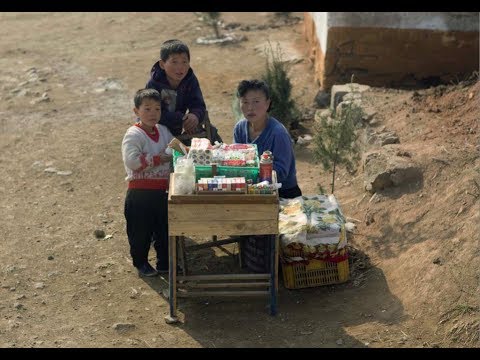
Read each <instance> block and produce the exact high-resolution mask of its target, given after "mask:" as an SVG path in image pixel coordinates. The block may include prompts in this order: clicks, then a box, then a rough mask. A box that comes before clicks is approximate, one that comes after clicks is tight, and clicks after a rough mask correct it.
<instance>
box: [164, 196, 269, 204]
mask: <svg viewBox="0 0 480 360" xmlns="http://www.w3.org/2000/svg"><path fill="white" fill-rule="evenodd" d="M168 202H169V203H173V204H277V203H278V196H277V195H275V194H273V195H272V194H265V195H260V194H244V195H238V194H235V195H224V194H218V195H212V194H208V195H197V194H194V195H174V194H169V199H168Z"/></svg>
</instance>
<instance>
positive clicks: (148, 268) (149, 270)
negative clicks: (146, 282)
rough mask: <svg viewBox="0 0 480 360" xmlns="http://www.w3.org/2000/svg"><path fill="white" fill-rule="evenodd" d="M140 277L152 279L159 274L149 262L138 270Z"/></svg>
mask: <svg viewBox="0 0 480 360" xmlns="http://www.w3.org/2000/svg"><path fill="white" fill-rule="evenodd" d="M138 275H139V276H146V277H152V276H157V275H158V272H157V270H155V269H154V268H153V267H152V265H150V264H149V263H148V262H147V263H145V264H143V265H142V266H140V267H139V268H138Z"/></svg>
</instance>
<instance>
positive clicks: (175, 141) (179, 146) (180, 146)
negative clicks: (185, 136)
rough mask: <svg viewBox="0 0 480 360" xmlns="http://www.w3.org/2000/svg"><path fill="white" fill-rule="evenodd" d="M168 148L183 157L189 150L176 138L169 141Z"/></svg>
mask: <svg viewBox="0 0 480 360" xmlns="http://www.w3.org/2000/svg"><path fill="white" fill-rule="evenodd" d="M168 147H169V148H172V149H174V150H176V151H178V152H180V153H182V154H184V155H187V154H188V152H189V150H190V148H189V147H188V146H185V145H184V144H183V143H182V142H181V141H180V140H178V139H177V138H175V137H174V138H173V139H172V141H170V142H169V143H168Z"/></svg>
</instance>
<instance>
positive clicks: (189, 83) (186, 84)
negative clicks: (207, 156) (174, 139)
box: [145, 62, 206, 136]
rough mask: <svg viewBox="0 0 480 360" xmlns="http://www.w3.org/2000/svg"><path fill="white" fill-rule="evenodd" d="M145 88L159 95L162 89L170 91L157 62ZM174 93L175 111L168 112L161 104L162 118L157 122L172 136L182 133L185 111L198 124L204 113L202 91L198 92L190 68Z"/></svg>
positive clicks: (198, 85) (163, 72) (196, 82)
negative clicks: (175, 96)
mask: <svg viewBox="0 0 480 360" xmlns="http://www.w3.org/2000/svg"><path fill="white" fill-rule="evenodd" d="M145 88H153V89H156V90H158V92H160V93H161V92H162V90H163V89H172V87H171V86H170V84H169V83H168V80H167V75H166V73H165V70H163V69H162V68H161V67H160V65H159V64H158V62H156V63H155V64H154V65H153V66H152V70H151V71H150V80H149V81H148V82H147V85H146V86H145ZM176 91H177V100H176V106H175V111H174V112H171V111H168V110H167V105H166V104H164V103H163V102H162V116H161V118H160V121H159V123H160V124H162V125H165V126H166V127H168V128H169V129H170V131H171V132H172V135H173V136H177V135H180V134H181V133H182V118H183V116H184V115H185V113H186V111H187V109H188V111H189V112H191V113H193V114H195V115H196V116H197V117H198V120H199V121H200V122H201V121H202V120H203V117H204V115H205V111H206V106H205V101H204V100H203V95H202V90H200V84H199V83H198V79H197V77H196V76H195V74H194V73H193V70H192V69H191V68H190V69H188V73H187V75H186V76H185V77H184V78H183V80H182V81H181V82H180V85H178V87H177V89H176Z"/></svg>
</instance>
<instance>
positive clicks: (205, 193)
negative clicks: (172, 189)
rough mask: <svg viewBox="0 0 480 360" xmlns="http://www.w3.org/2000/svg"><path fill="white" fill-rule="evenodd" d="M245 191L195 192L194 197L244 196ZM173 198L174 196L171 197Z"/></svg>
mask: <svg viewBox="0 0 480 360" xmlns="http://www.w3.org/2000/svg"><path fill="white" fill-rule="evenodd" d="M246 193H247V191H246V190H245V191H205V190H204V191H198V190H197V191H196V192H195V194H196V195H202V196H203V195H245V194H246ZM173 196H175V195H173Z"/></svg>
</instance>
